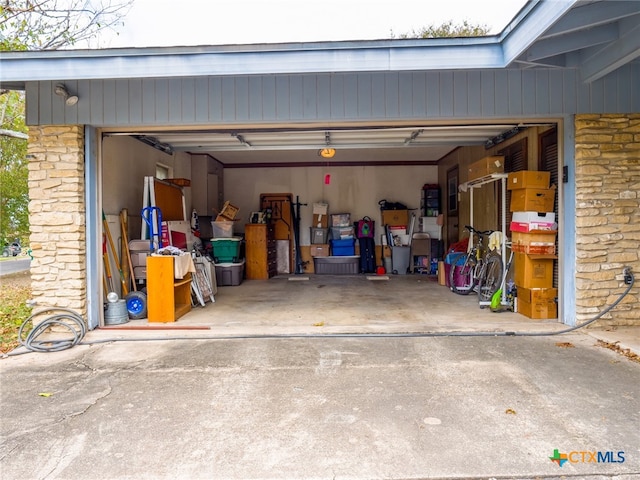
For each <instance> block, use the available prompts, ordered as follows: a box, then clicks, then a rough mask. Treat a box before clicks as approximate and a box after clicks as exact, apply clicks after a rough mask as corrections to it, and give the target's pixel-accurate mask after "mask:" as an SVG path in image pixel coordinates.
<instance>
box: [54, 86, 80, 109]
mask: <svg viewBox="0 0 640 480" xmlns="http://www.w3.org/2000/svg"><path fill="white" fill-rule="evenodd" d="M54 92H55V94H56V95H58V96H60V97H64V103H65V104H66V105H67V106H68V107H71V106H73V105H75V104H76V103H78V96H77V95H71V94H69V91H68V90H67V87H65V86H64V84H62V83H59V84H57V85H56V87H55V89H54Z"/></svg>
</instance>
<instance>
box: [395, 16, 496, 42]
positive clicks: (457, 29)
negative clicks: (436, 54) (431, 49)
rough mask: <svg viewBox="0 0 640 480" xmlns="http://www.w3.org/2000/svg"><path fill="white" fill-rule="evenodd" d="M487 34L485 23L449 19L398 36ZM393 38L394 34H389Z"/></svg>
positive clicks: (404, 37)
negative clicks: (458, 22) (476, 23)
mask: <svg viewBox="0 0 640 480" xmlns="http://www.w3.org/2000/svg"><path fill="white" fill-rule="evenodd" d="M488 34H489V27H488V26H487V25H473V24H471V23H469V22H468V21H467V20H464V21H463V22H462V23H461V24H455V23H453V20H449V21H448V22H445V23H443V24H441V25H433V24H431V25H428V26H426V27H422V28H420V29H419V30H412V31H411V32H409V33H403V34H400V35H399V36H398V38H403V39H406V38H445V37H484V36H486V35H488ZM391 37H392V38H394V35H393V34H392V35H391Z"/></svg>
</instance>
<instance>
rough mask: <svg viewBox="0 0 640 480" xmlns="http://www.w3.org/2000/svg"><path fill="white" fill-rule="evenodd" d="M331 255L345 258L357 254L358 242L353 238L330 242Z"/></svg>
mask: <svg viewBox="0 0 640 480" xmlns="http://www.w3.org/2000/svg"><path fill="white" fill-rule="evenodd" d="M329 244H330V245H331V255H334V256H345V255H355V254H356V241H355V239H353V238H345V239H343V240H330V241H329Z"/></svg>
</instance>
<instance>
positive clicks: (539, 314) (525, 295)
mask: <svg viewBox="0 0 640 480" xmlns="http://www.w3.org/2000/svg"><path fill="white" fill-rule="evenodd" d="M557 296H558V289H557V288H522V287H518V313H521V314H522V315H524V316H526V317H529V318H534V319H540V320H542V319H552V318H558V304H557V302H556V298H557Z"/></svg>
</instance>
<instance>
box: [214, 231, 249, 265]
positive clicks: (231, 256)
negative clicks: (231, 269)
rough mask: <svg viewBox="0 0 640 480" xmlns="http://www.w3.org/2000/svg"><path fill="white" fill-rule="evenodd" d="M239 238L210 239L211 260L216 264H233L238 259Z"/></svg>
mask: <svg viewBox="0 0 640 480" xmlns="http://www.w3.org/2000/svg"><path fill="white" fill-rule="evenodd" d="M240 240H242V239H241V238H240V237H229V238H212V239H211V246H212V247H213V260H214V261H215V262H216V263H235V262H237V261H238V260H239V259H240Z"/></svg>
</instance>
